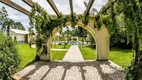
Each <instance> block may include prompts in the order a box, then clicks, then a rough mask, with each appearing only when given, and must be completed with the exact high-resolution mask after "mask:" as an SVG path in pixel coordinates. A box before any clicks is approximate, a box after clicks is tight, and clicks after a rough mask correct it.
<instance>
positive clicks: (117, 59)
mask: <svg viewBox="0 0 142 80" xmlns="http://www.w3.org/2000/svg"><path fill="white" fill-rule="evenodd" d="M80 51H81V53H82V55H83V57H84V59H85V60H92V59H96V55H95V52H96V50H95V48H92V47H90V46H86V47H83V48H81V47H80ZM109 60H111V61H113V62H114V63H116V64H118V65H119V66H122V67H123V68H126V67H127V66H129V65H130V63H131V60H132V51H131V50H128V49H112V50H110V52H109Z"/></svg>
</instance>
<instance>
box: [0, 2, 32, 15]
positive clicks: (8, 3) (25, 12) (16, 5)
mask: <svg viewBox="0 0 142 80" xmlns="http://www.w3.org/2000/svg"><path fill="white" fill-rule="evenodd" d="M0 2H1V3H3V4H6V5H8V6H10V7H12V8H14V9H16V10H18V11H20V12H22V13H24V14H26V15H28V16H29V15H30V12H29V11H28V10H26V9H24V8H23V7H21V6H19V5H18V4H16V3H14V2H12V1H11V0H0Z"/></svg>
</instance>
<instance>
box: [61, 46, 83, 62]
mask: <svg viewBox="0 0 142 80" xmlns="http://www.w3.org/2000/svg"><path fill="white" fill-rule="evenodd" d="M63 61H68V62H80V61H84V59H83V57H82V54H81V52H80V50H79V47H78V45H72V46H71V47H70V48H69V50H68V52H67V53H66V55H65V56H64V58H63Z"/></svg>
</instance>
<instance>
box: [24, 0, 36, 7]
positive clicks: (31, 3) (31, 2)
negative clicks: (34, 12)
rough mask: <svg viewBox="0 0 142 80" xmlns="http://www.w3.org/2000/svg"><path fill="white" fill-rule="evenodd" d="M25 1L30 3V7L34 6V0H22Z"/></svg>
mask: <svg viewBox="0 0 142 80" xmlns="http://www.w3.org/2000/svg"><path fill="white" fill-rule="evenodd" d="M22 1H23V2H25V3H26V4H28V5H29V6H30V7H32V6H33V4H34V2H33V1H32V0H22Z"/></svg>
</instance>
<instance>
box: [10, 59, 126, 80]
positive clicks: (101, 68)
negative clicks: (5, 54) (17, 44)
mask: <svg viewBox="0 0 142 80" xmlns="http://www.w3.org/2000/svg"><path fill="white" fill-rule="evenodd" d="M13 78H15V79H16V80H125V73H124V72H123V69H122V68H121V67H119V66H118V65H116V64H114V63H113V62H111V61H83V62H65V61H50V62H46V61H39V62H35V63H34V64H32V65H30V66H28V67H26V68H24V69H23V70H21V71H19V72H18V73H16V74H14V75H13Z"/></svg>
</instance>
